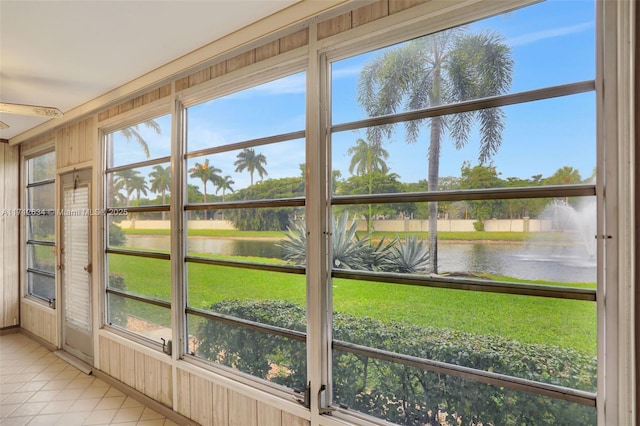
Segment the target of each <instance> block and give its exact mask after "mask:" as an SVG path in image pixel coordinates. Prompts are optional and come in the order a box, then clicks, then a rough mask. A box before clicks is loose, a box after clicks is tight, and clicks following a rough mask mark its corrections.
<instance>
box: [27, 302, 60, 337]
mask: <svg viewBox="0 0 640 426" xmlns="http://www.w3.org/2000/svg"><path fill="white" fill-rule="evenodd" d="M20 307H21V311H20V326H21V327H22V328H24V329H25V330H27V331H30V332H31V333H33V334H34V335H36V336H38V337H40V338H41V339H43V340H46V341H47V342H49V343H51V344H52V345H53V346H56V347H57V346H58V345H59V341H58V326H57V324H58V321H57V316H56V311H55V310H53V309H50V308H48V307H46V306H42V305H40V304H39V303H37V302H32V301H29V300H26V299H22V303H21V306H20Z"/></svg>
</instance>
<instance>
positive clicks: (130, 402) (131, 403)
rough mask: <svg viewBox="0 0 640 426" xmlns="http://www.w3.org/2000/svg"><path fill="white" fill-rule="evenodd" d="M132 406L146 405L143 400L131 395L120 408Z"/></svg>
mask: <svg viewBox="0 0 640 426" xmlns="http://www.w3.org/2000/svg"><path fill="white" fill-rule="evenodd" d="M132 407H144V404H142V402H140V401H138V400H137V399H135V398H131V397H130V396H128V397H127V399H125V400H124V402H123V403H122V407H120V408H132Z"/></svg>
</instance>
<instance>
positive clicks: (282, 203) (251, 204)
mask: <svg viewBox="0 0 640 426" xmlns="http://www.w3.org/2000/svg"><path fill="white" fill-rule="evenodd" d="M304 206H305V197H293V198H279V199H275V200H249V201H225V202H224V203H222V202H221V203H198V204H186V205H185V206H184V209H185V210H187V211H189V210H229V209H248V208H270V207H304Z"/></svg>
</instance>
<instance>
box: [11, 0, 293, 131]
mask: <svg viewBox="0 0 640 426" xmlns="http://www.w3.org/2000/svg"><path fill="white" fill-rule="evenodd" d="M298 1H299V0H164V1H163V0H140V1H128V0H108V1H105V0H75V1H69V0H45V1H30V0H0V102H10V103H21V104H29V105H42V106H52V107H57V108H59V109H60V110H61V111H62V112H67V111H70V110H71V109H73V108H75V107H77V106H79V105H82V104H84V103H86V102H88V101H90V100H92V99H94V98H96V97H98V96H99V95H102V94H104V93H106V92H108V91H110V90H112V89H115V88H117V87H119V86H121V85H123V84H125V83H127V82H129V81H131V80H133V79H135V78H137V77H139V76H141V75H143V74H146V73H147V72H149V71H152V70H154V69H156V68H158V67H160V66H162V65H164V64H166V63H168V62H170V61H172V60H174V59H177V58H179V57H181V56H183V55H185V54H187V53H189V52H191V51H193V50H195V49H197V48H199V47H202V46H204V45H206V44H208V43H210V42H212V41H215V40H217V39H219V38H221V37H222V36H224V35H227V34H229V33H231V32H233V31H236V30H238V29H240V28H242V27H245V26H247V25H249V24H251V23H253V22H256V21H258V20H260V19H262V18H264V17H266V16H269V15H271V14H273V13H275V12H278V11H279V10H282V9H284V8H286V7H288V6H291V5H293V4H294V3H297V2H298ZM47 120H48V118H40V117H29V116H20V115H15V114H6V113H4V114H0V121H3V122H4V123H6V124H8V125H9V126H10V128H8V129H0V139H10V138H12V137H13V136H15V135H18V134H20V133H22V132H24V131H26V130H28V129H30V128H32V127H35V126H37V125H39V124H41V123H43V122H45V121H47Z"/></svg>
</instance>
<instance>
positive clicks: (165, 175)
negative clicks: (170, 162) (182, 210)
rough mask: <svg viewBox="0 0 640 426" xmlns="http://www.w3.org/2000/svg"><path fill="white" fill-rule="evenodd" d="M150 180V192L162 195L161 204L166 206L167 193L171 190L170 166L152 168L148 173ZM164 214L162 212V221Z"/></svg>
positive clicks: (164, 217)
mask: <svg viewBox="0 0 640 426" xmlns="http://www.w3.org/2000/svg"><path fill="white" fill-rule="evenodd" d="M149 177H150V178H151V179H150V180H149V182H150V183H151V187H150V189H151V191H153V192H155V193H160V195H162V204H167V191H169V189H170V188H171V166H167V167H162V166H160V165H156V166H153V171H152V172H151V173H149ZM166 213H167V212H162V220H165V219H166Z"/></svg>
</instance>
